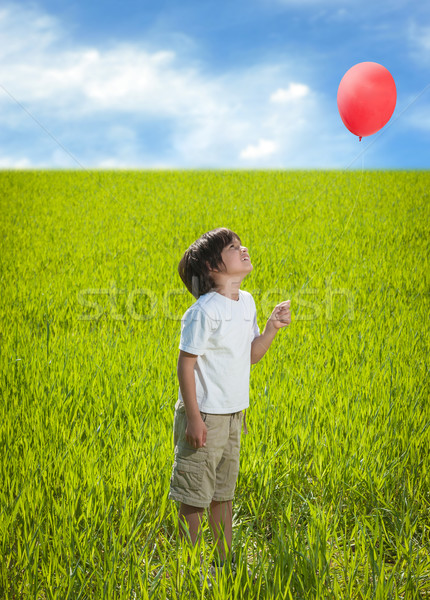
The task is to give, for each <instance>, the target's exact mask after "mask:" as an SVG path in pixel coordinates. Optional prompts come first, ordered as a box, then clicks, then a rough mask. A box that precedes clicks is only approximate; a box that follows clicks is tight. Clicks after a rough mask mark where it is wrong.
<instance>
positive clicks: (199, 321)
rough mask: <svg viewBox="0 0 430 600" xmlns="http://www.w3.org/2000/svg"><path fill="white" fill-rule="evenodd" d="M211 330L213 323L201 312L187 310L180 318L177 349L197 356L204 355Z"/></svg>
mask: <svg viewBox="0 0 430 600" xmlns="http://www.w3.org/2000/svg"><path fill="white" fill-rule="evenodd" d="M213 330H214V323H213V321H212V319H211V318H210V317H209V316H208V315H207V314H206V313H205V312H204V311H203V310H199V309H194V310H191V309H189V310H187V312H186V313H185V314H184V316H183V318H182V324H181V340H180V342H179V349H180V350H183V351H184V352H189V353H190V354H197V355H198V356H200V355H202V354H204V353H205V352H206V350H207V347H208V340H209V337H210V335H211V334H212V332H213Z"/></svg>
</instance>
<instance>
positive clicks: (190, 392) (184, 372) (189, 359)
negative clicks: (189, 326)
mask: <svg viewBox="0 0 430 600" xmlns="http://www.w3.org/2000/svg"><path fill="white" fill-rule="evenodd" d="M196 361H197V356H196V355H195V354H189V353H188V352H184V351H183V350H179V358H178V369H177V372H178V380H179V387H180V388H181V395H182V400H183V401H184V405H185V412H186V413H187V420H188V421H192V420H193V419H196V418H197V417H200V411H199V407H198V404H197V397H196V380H195V378H194V365H195V364H196Z"/></svg>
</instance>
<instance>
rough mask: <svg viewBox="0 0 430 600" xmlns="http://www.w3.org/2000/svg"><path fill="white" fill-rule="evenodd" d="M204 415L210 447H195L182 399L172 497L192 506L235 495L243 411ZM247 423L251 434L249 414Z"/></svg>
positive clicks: (178, 408)
mask: <svg viewBox="0 0 430 600" xmlns="http://www.w3.org/2000/svg"><path fill="white" fill-rule="evenodd" d="M245 412H246V411H245ZM200 414H201V417H202V419H203V421H204V423H205V424H206V427H207V437H206V446H205V447H203V448H198V449H195V448H193V447H192V446H190V445H189V444H188V442H187V441H186V439H185V430H186V427H187V415H186V413H185V406H184V404H183V402H182V401H181V400H178V401H177V403H176V405H175V420H174V425H173V442H174V446H175V459H174V463H173V470H172V477H171V479H170V491H169V498H170V499H172V500H176V501H177V502H183V503H184V504H188V505H189V506H195V507H197V508H207V507H208V506H209V505H210V503H211V502H212V500H217V501H219V502H225V501H228V500H232V499H233V497H234V491H235V488H236V481H237V477H238V474H239V454H240V436H241V428H242V420H243V411H239V412H237V413H231V414H226V415H213V414H209V413H204V412H200ZM244 425H245V433H248V432H247V429H246V417H245V423H244Z"/></svg>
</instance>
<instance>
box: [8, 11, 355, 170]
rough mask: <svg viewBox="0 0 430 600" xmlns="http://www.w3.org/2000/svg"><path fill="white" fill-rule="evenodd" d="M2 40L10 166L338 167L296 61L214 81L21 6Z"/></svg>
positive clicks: (190, 64) (321, 112) (168, 53)
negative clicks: (77, 37)
mask: <svg viewBox="0 0 430 600" xmlns="http://www.w3.org/2000/svg"><path fill="white" fill-rule="evenodd" d="M0 36H1V38H2V44H1V47H0V70H1V73H2V79H1V84H2V85H3V86H4V88H5V89H6V90H7V91H8V92H9V93H10V94H11V95H12V96H13V97H14V98H15V99H16V103H15V104H14V102H13V100H12V99H11V97H10V96H8V95H7V94H5V93H4V92H2V90H1V89H0V126H3V127H4V128H7V129H8V130H9V131H11V132H12V133H14V132H15V133H17V134H19V135H18V137H21V138H22V137H23V136H26V137H27V140H26V143H25V144H22V145H21V147H20V146H19V144H18V142H15V143H14V145H13V148H11V147H10V146H9V147H1V145H0V156H10V157H11V158H10V159H9V160H10V161H11V163H14V164H27V162H28V161H30V162H31V164H33V165H35V166H56V167H61V166H70V164H71V162H70V161H71V156H70V155H73V156H76V157H77V160H76V161H75V164H73V163H72V164H73V166H76V162H79V163H80V164H83V165H85V166H96V167H97V166H112V167H113V166H115V165H117V166H121V167H123V166H127V165H130V166H139V165H140V166H146V167H156V166H159V165H163V166H170V167H195V166H207V167H218V166H224V167H225V166H228V167H235V166H243V164H244V162H246V165H247V166H250V165H251V166H259V165H260V164H263V165H267V164H268V162H270V160H271V159H273V160H276V161H277V165H276V166H285V167H291V166H327V165H333V164H335V165H342V164H343V161H344V160H345V159H344V157H345V145H343V146H342V144H339V143H338V142H337V141H336V144H332V145H331V146H330V148H331V149H330V148H328V147H327V139H329V138H330V136H331V135H332V134H331V132H330V130H331V129H333V123H336V124H337V125H339V123H338V115H337V109H336V105H335V103H333V106H332V107H331V111H332V112H331V114H330V111H327V107H326V106H325V99H324V97H323V96H321V95H318V94H317V93H316V91H315V90H311V89H310V88H309V86H308V85H306V84H305V83H304V82H301V83H298V75H299V73H298V72H297V69H298V67H297V66H296V64H295V61H294V60H291V62H287V61H285V60H284V62H278V63H272V64H268V63H264V64H257V65H252V66H249V67H248V68H245V69H244V68H240V69H235V68H234V67H232V68H231V70H230V71H227V72H225V73H224V74H223V75H222V76H220V75H218V76H215V75H213V74H211V73H210V72H208V70H207V68H205V65H202V64H201V62H199V61H198V60H197V58H196V60H195V61H193V60H191V59H189V58H187V59H184V58H183V57H182V56H181V52H180V50H179V51H178V50H177V49H175V48H159V49H158V50H156V51H154V50H148V48H147V47H145V46H143V45H142V44H137V43H134V44H131V43H127V44H125V43H124V44H118V43H116V44H110V45H108V46H103V45H99V46H97V47H96V46H92V47H89V46H83V45H79V44H76V43H74V42H73V40H71V39H70V37H69V36H68V34H67V31H65V29H64V28H63V27H62V24H61V23H60V22H58V21H57V20H55V19H53V18H51V17H50V16H49V15H45V14H40V13H37V11H36V10H35V9H31V10H27V11H26V10H24V9H23V8H22V9H19V11H15V9H13V10H12V9H10V8H9V9H3V10H1V11H0ZM299 76H300V75H299ZM308 76H312V74H311V73H310V74H308ZM273 90H277V91H275V92H273ZM18 103H19V104H18ZM287 103H288V110H286V104H287ZM20 105H22V106H20ZM23 107H25V109H26V110H23ZM26 111H28V112H29V113H30V114H31V115H32V116H33V117H34V118H33V119H31V118H30V117H29V114H28V112H26ZM36 120H37V121H38V122H39V123H40V124H41V127H39V126H38V125H37V123H36ZM47 131H49V132H50V133H51V134H52V136H51V137H50V136H49V135H47ZM37 136H39V137H38V138H37ZM36 138H37V141H34V140H36ZM54 138H56V139H57V140H58V142H59V143H58V144H55V140H54ZM345 139H347V138H345ZM255 140H259V141H258V142H257V143H256V142H255ZM348 141H349V140H348ZM348 141H346V142H345V144H346V146H347V145H348ZM61 146H63V147H64V148H66V149H67V151H69V152H67V151H63V150H62V149H61ZM20 148H21V150H20ZM42 151H43V154H42ZM1 164H2V163H1V161H0V166H1ZM272 164H273V163H271V162H270V165H272Z"/></svg>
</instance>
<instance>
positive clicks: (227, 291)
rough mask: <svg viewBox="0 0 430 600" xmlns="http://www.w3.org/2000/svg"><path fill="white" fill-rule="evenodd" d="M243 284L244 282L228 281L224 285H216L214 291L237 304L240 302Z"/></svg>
mask: <svg viewBox="0 0 430 600" xmlns="http://www.w3.org/2000/svg"><path fill="white" fill-rule="evenodd" d="M241 283H242V281H227V282H226V283H224V284H221V283H218V285H215V287H214V291H215V292H217V293H218V294H221V296H225V297H226V298H230V300H235V301H236V302H237V301H238V300H239V291H240V284H241Z"/></svg>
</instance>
